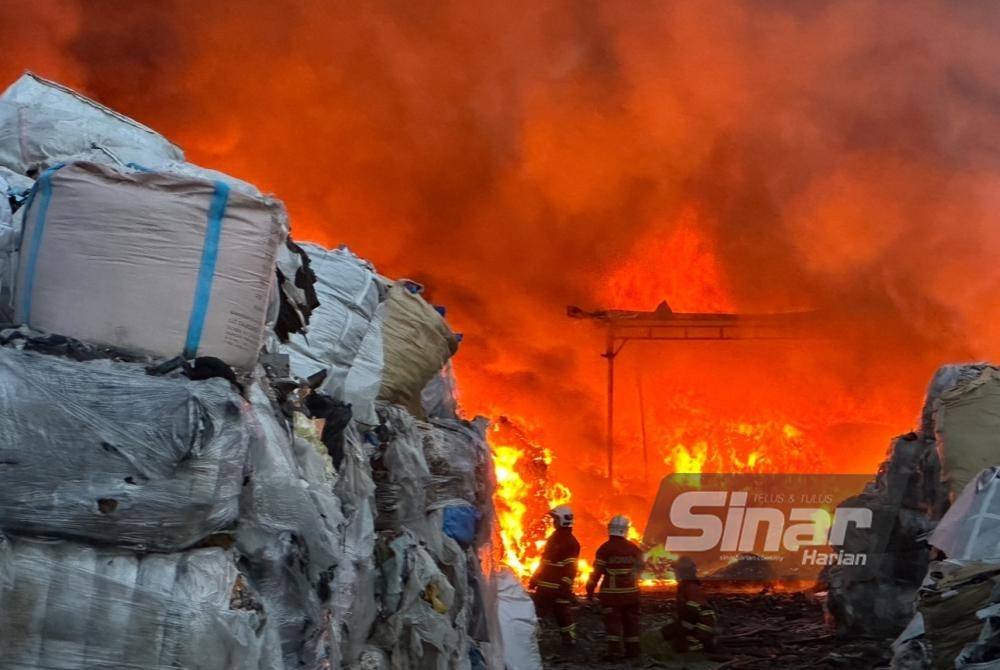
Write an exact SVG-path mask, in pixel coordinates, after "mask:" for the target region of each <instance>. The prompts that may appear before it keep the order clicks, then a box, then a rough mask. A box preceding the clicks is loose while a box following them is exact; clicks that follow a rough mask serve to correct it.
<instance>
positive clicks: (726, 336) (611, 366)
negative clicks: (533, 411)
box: [567, 303, 819, 481]
mask: <svg viewBox="0 0 1000 670" xmlns="http://www.w3.org/2000/svg"><path fill="white" fill-rule="evenodd" d="M567 314H568V315H569V316H570V317H571V318H575V319H593V320H595V321H598V322H603V323H604V324H605V325H606V327H607V340H606V345H605V350H604V353H603V354H601V356H603V357H604V358H606V359H607V360H608V407H607V427H606V430H607V434H606V436H605V445H606V448H607V452H608V479H609V480H610V481H614V472H615V470H614V468H615V456H614V454H615V437H614V433H615V358H616V357H617V356H618V354H619V353H621V350H622V348H623V347H624V346H625V345H626V344H628V343H629V342H631V341H632V340H636V341H644V342H678V341H681V342H696V341H701V342H726V341H749V340H758V341H768V340H770V341H780V340H794V339H802V338H803V337H809V336H811V335H814V334H815V328H816V326H817V325H818V323H819V319H818V318H817V314H816V313H815V312H785V313H779V314H708V313H698V312H687V313H675V312H672V311H670V308H669V307H667V306H666V303H663V305H662V306H661V307H660V308H658V309H657V310H656V311H654V312H626V311H620V310H601V311H595V312H585V311H583V310H581V309H580V308H578V307H572V306H571V307H569V308H567ZM640 402H641V400H640ZM643 421H645V419H643ZM643 433H645V425H643ZM643 441H644V442H645V435H643ZM643 447H644V449H645V444H644V445H643Z"/></svg>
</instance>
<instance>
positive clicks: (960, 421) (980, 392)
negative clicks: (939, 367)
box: [935, 367, 1000, 497]
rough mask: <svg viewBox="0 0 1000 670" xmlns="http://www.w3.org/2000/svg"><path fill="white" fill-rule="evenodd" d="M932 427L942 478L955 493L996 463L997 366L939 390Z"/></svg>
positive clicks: (999, 422) (999, 442) (999, 448)
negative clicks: (958, 384) (959, 383)
mask: <svg viewBox="0 0 1000 670" xmlns="http://www.w3.org/2000/svg"><path fill="white" fill-rule="evenodd" d="M935 428H936V431H937V447H938V453H939V455H940V457H941V469H942V478H943V481H944V483H945V484H946V485H947V487H948V490H949V492H950V494H951V495H952V496H953V497H957V496H958V495H959V494H961V492H962V489H963V488H965V485H966V484H968V483H969V481H971V480H972V479H974V478H975V477H976V475H978V474H979V472H980V471H982V470H983V468H988V467H990V466H992V465H1000V368H995V367H986V368H984V369H983V370H982V371H981V372H980V373H979V375H978V376H977V377H975V378H974V379H972V380H971V381H967V382H966V383H964V384H962V385H960V386H955V387H952V388H950V389H949V390H947V391H945V392H944V393H942V394H941V399H940V402H939V405H938V409H937V414H936V416H935Z"/></svg>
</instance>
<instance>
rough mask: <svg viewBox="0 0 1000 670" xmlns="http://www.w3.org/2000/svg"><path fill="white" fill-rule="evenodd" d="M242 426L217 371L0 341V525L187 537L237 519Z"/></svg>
mask: <svg viewBox="0 0 1000 670" xmlns="http://www.w3.org/2000/svg"><path fill="white" fill-rule="evenodd" d="M251 438H252V429H251V426H250V423H249V422H248V421H247V415H246V411H245V408H244V401H243V399H242V398H240V397H239V396H238V395H237V394H236V393H235V392H234V391H233V390H232V389H231V387H230V385H229V383H228V382H226V381H224V380H222V379H213V380H208V381H201V382H192V381H189V380H187V379H185V378H166V377H151V376H149V375H147V374H146V372H145V369H144V368H143V367H142V366H141V365H136V364H131V363H117V362H113V361H108V360H100V361H91V362H87V363H77V362H73V361H68V360H65V359H62V358H57V357H55V356H46V355H43V354H37V353H32V352H22V351H17V350H13V349H7V348H0V530H6V531H10V532H15V533H24V534H31V535H50V536H58V537H65V538H76V539H86V540H90V541H93V542H96V543H101V544H117V545H124V546H139V547H145V548H150V549H157V550H163V551H176V550H178V549H183V548H186V547H189V546H191V545H193V544H195V543H197V542H198V541H200V540H201V539H202V538H204V537H205V536H207V535H209V534H211V533H213V532H215V531H218V530H221V529H223V528H226V527H228V526H230V525H231V524H232V523H233V521H235V519H236V517H237V513H238V509H239V496H240V490H241V488H242V486H243V477H244V474H245V469H246V459H247V451H248V448H249V443H250V440H251Z"/></svg>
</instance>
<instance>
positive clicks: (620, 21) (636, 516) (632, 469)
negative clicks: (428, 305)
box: [0, 1, 1000, 575]
mask: <svg viewBox="0 0 1000 670" xmlns="http://www.w3.org/2000/svg"><path fill="white" fill-rule="evenodd" d="M133 4H135V5H136V6H137V7H138V6H139V5H142V10H141V11H140V10H138V9H137V10H136V11H129V12H114V13H109V12H106V11H103V10H102V4H101V3H86V2H73V3H71V2H65V3H6V6H3V7H2V8H0V15H2V18H3V19H5V20H4V21H3V22H2V23H0V26H3V27H5V28H7V32H6V34H5V37H6V42H5V58H4V60H3V63H0V75H2V79H3V81H5V82H9V81H13V79H14V78H15V77H16V76H18V75H19V74H20V72H21V71H22V70H23V69H25V68H30V69H33V70H35V71H37V72H39V74H41V75H43V76H49V77H52V78H56V79H59V80H61V81H63V82H65V83H67V84H70V85H74V86H78V87H80V88H81V90H82V92H84V93H86V94H88V95H91V96H93V97H95V98H97V99H98V100H100V101H101V102H102V103H104V104H106V105H108V106H110V107H112V108H114V109H117V110H119V111H121V112H123V113H126V114H128V115H130V116H133V117H135V118H136V119H137V120H138V121H140V122H142V123H145V124H147V125H150V126H151V127H153V128H156V129H157V130H158V131H161V132H163V133H164V134H166V135H167V136H169V137H170V138H171V139H172V140H173V141H175V142H177V143H178V144H180V145H181V146H183V147H184V148H185V150H186V151H187V155H188V158H189V160H191V161H192V162H195V163H199V164H203V165H205V166H207V167H211V168H216V169H220V170H223V171H226V172H228V173H231V174H233V175H235V176H238V177H240V178H243V179H246V180H248V181H251V182H253V183H255V184H257V185H258V186H259V187H260V188H261V189H263V190H264V191H267V192H273V193H275V194H277V196H278V197H280V198H281V199H283V200H284V201H285V202H286V204H287V206H288V210H289V214H290V219H291V224H292V230H293V233H294V235H295V237H296V238H297V239H299V240H301V241H314V242H319V243H323V244H326V245H329V246H334V245H338V244H347V245H349V246H350V247H351V248H352V249H354V250H355V251H356V252H357V253H359V254H361V255H363V256H365V257H366V258H369V259H370V260H371V261H372V262H373V263H374V264H375V265H376V266H377V267H378V268H379V270H380V271H381V272H383V273H385V274H386V275H387V276H408V277H413V278H415V279H418V280H420V281H421V282H422V283H424V284H426V286H427V287H428V292H429V295H431V296H432V299H433V301H434V302H435V303H436V304H441V305H445V306H447V308H448V319H449V322H450V323H451V324H452V325H453V326H454V327H455V328H456V330H459V331H461V332H463V333H464V334H465V335H466V337H465V339H464V340H463V344H462V348H461V351H460V352H459V354H458V356H457V357H456V359H455V370H456V375H457V378H458V381H459V387H460V390H461V402H462V407H463V410H464V411H465V413H466V414H467V415H469V416H472V415H475V414H483V415H486V416H490V417H494V418H495V417H501V416H514V417H517V422H518V424H520V425H524V426H530V428H531V439H530V440H526V439H522V438H524V435H523V434H521V435H519V434H518V431H519V429H516V428H515V427H513V426H512V425H510V424H506V423H503V422H502V421H500V420H499V419H497V421H496V423H497V424H498V425H499V426H500V427H499V428H498V429H495V430H494V432H493V433H492V434H491V444H492V445H493V448H494V451H495V454H496V461H497V479H498V481H499V489H498V491H497V497H496V500H497V509H498V521H499V524H498V525H499V526H500V529H499V532H500V534H501V535H502V536H503V554H504V560H505V561H506V562H507V563H508V564H510V565H511V566H512V567H513V568H514V569H515V570H516V571H517V572H518V574H520V575H526V574H528V573H530V571H531V569H532V567H533V566H534V565H536V564H537V556H538V552H539V551H540V543H543V542H544V539H545V535H546V525H545V522H544V514H545V511H546V510H547V509H549V508H550V507H551V506H552V505H553V504H557V503H560V502H567V501H570V502H571V504H572V505H573V506H574V511H575V512H576V514H577V519H578V521H577V536H578V537H579V539H580V541H581V544H582V545H583V554H584V557H585V558H586V559H587V560H591V559H592V557H593V552H594V550H595V549H596V548H597V546H598V545H599V544H600V543H601V542H602V541H603V540H604V538H605V536H606V533H605V527H604V525H605V524H606V522H607V520H608V518H610V517H611V516H613V515H614V514H619V513H624V514H627V515H628V516H630V517H631V518H632V520H633V522H634V523H635V524H636V526H637V527H638V528H639V529H641V528H642V527H643V524H644V523H645V515H647V514H648V512H649V508H650V505H651V503H652V500H653V498H654V497H655V495H656V487H657V483H658V480H659V479H660V478H661V477H662V476H663V475H665V474H667V473H670V472H676V471H686V472H708V471H712V470H738V471H752V472H761V471H772V472H774V471H782V472H801V471H805V472H811V471H823V472H867V473H871V472H873V471H874V469H875V468H876V467H877V465H878V463H879V462H880V460H881V459H882V458H883V454H884V451H885V447H886V444H887V441H888V439H889V438H890V437H891V436H892V435H894V434H897V433H899V432H903V431H906V430H907V429H909V428H910V427H911V426H912V420H913V417H914V416H915V415H916V413H917V411H918V407H919V404H920V401H921V395H922V390H923V387H924V385H925V383H926V380H927V379H928V378H929V376H930V374H931V373H932V372H933V370H934V368H935V367H936V366H937V365H939V364H940V363H942V362H947V361H949V360H951V361H954V360H980V359H987V358H991V357H994V358H995V356H996V352H997V350H998V346H1000V301H997V300H996V299H995V294H996V290H995V289H996V287H995V283H996V277H995V273H992V272H981V271H976V269H977V268H989V267H993V266H994V265H995V258H996V256H997V255H998V254H1000V236H998V235H997V234H996V226H995V225H994V221H993V218H994V215H993V212H995V211H996V207H995V202H994V201H995V200H996V197H995V194H996V193H997V192H998V191H997V184H998V183H1000V169H998V167H997V165H996V163H995V161H991V160H990V159H989V155H988V153H989V152H984V151H982V150H975V149H977V147H980V145H981V144H982V142H980V141H978V140H977V138H984V137H991V136H993V134H995V133H994V125H995V120H994V118H993V116H992V115H990V114H988V113H985V112H984V111H983V110H984V108H983V102H982V100H983V95H982V92H981V91H980V89H981V88H982V86H980V83H982V82H988V81H990V73H991V72H993V70H994V69H995V68H994V67H993V65H991V63H995V62H996V60H997V58H998V57H997V55H996V54H997V51H996V50H995V49H992V48H991V46H992V44H993V42H994V41H995V36H994V35H993V34H992V25H993V23H994V22H992V21H989V20H981V21H975V20H969V14H968V13H967V12H965V10H964V9H956V7H958V6H959V5H961V4H962V3H951V4H941V3H938V4H934V3H930V4H927V3H923V4H920V6H919V7H917V8H916V9H914V11H913V12H912V16H909V15H908V18H907V21H906V22H905V25H900V26H896V27H895V28H894V29H892V30H860V31H856V30H850V29H849V28H850V26H857V25H861V26H870V25H882V24H883V23H885V21H884V18H885V17H884V16H883V14H884V10H882V9H878V8H877V7H876V5H877V3H868V4H865V3H860V4H859V3H829V4H828V6H824V7H825V9H824V11H822V12H800V11H796V10H792V9H787V8H781V7H779V6H778V5H777V4H776V3H746V2H742V3H741V2H736V3H720V4H718V5H716V4H710V3H645V4H642V5H639V4H638V3H632V4H630V5H629V7H630V9H629V11H618V10H617V9H610V7H612V5H611V4H610V3H604V4H602V3H588V4H585V5H584V6H582V8H581V6H577V5H574V4H573V3H562V4H559V3H556V4H555V5H553V6H549V5H548V3H535V4H534V5H532V4H531V3H528V4H526V5H525V6H524V7H519V8H518V9H517V11H509V10H507V9H504V8H503V7H501V6H499V5H496V4H495V3H494V4H487V3H477V2H470V3H452V4H450V5H448V6H447V8H444V9H435V10H434V11H430V12H428V11H412V10H411V8H410V7H409V6H408V5H407V4H406V3H397V4H396V5H390V4H384V3H383V4H382V5H380V7H379V8H378V9H377V11H370V12H358V11H355V10H353V9H352V7H351V4H350V3H297V4H298V6H297V7H296V9H295V11H277V12H276V11H275V10H274V7H273V3H265V2H259V1H251V2H246V3H242V4H241V11H240V13H239V17H238V19H239V20H238V25H235V29H234V23H233V17H232V16H229V15H228V13H227V12H228V9H227V8H226V5H225V3H218V4H217V5H216V6H215V7H212V6H210V5H213V3H199V10H198V11H192V12H187V11H173V10H172V9H170V7H169V6H167V5H165V4H164V3H133ZM161 5H163V6H161ZM202 5H204V7H202ZM536 5H537V6H536ZM543 5H544V6H543ZM23 26H29V27H31V30H24V29H21V28H22V27H23ZM748 26H750V27H751V29H748ZM429 27H430V29H432V31H433V37H434V39H427V35H428V29H429ZM753 27H758V28H761V30H756V28H753ZM913 43H918V44H926V45H927V49H929V50H930V52H929V55H928V53H925V50H914V49H907V48H904V47H905V46H906V45H908V44H913ZM248 45H253V46H252V48H248ZM664 45H668V47H669V48H665V47H664ZM885 53H893V54H895V57H894V58H893V59H890V61H889V62H877V61H878V55H879V54H885ZM456 54H461V57H460V58H456ZM873 54H874V56H873ZM789 58H792V60H794V62H795V63H796V64H797V68H795V71H794V72H790V71H789V68H788V67H787V62H788V60H789ZM882 60H883V61H884V60H885V59H882ZM747 63H752V67H748V66H746V64H747ZM316 64H321V66H317V65H316ZM844 64H852V66H851V67H845V65H844ZM855 65H856V66H855ZM873 65H874V66H873ZM858 73H862V74H861V75H859V74H858ZM134 81H143V82H147V83H148V85H145V86H142V87H136V86H132V85H130V82H134ZM956 81H957V82H963V83H965V85H962V86H956V85H955V82H956ZM261 82H265V85H262V84H261ZM887 83H888V84H890V85H887ZM876 98H877V99H878V104H877V105H872V104H868V103H869V102H870V101H871V100H874V99H876ZM941 101H946V102H947V104H941ZM928 128H931V129H933V131H934V132H927V129H928ZM970 148H971V149H973V150H969V149H970ZM980 148H981V147H980ZM956 175H957V177H956ZM927 259H934V260H935V262H931V263H928V262H927ZM662 300H666V301H667V302H668V303H669V304H670V306H671V307H672V308H673V309H675V310H678V311H706V312H715V311H748V312H749V311H753V312H766V311H782V310H790V309H805V308H824V309H828V310H831V311H832V312H833V313H834V317H833V318H832V320H831V324H830V334H829V337H828V338H827V339H826V340H824V341H816V342H799V343H767V344H745V343H737V342H724V343H711V344H709V343H703V344H697V343H695V344H690V345H689V344H687V343H683V344H680V343H670V344H669V345H664V346H661V344H662V343H656V344H639V343H630V344H629V345H628V346H627V347H626V348H625V349H624V350H623V351H622V352H621V355H620V356H619V358H618V361H617V362H616V366H617V369H618V371H619V372H618V377H617V382H618V393H617V400H616V406H615V412H616V413H615V416H616V430H615V435H614V438H615V440H614V441H615V445H616V455H615V458H616V460H615V464H616V468H615V472H616V480H615V481H613V482H609V481H607V479H606V478H605V473H606V454H605V443H604V411H605V406H604V402H605V392H606V385H605V384H606V382H605V378H604V374H605V369H604V360H603V359H601V358H599V356H598V352H600V351H603V346H604V339H603V338H604V334H603V333H601V332H598V330H597V329H595V328H592V327H590V326H589V325H585V324H576V323H574V324H570V323H567V319H566V318H565V316H564V314H565V306H566V305H567V304H579V305H581V306H585V307H606V308H621V309H639V310H651V309H653V308H655V307H656V306H657V304H659V303H660V301H662ZM835 326H836V327H835ZM640 398H642V400H640ZM581 572H582V570H581Z"/></svg>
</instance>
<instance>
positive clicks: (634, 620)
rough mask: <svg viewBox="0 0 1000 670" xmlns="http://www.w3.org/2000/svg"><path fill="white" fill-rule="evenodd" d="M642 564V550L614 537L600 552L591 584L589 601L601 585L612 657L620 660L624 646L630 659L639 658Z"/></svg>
mask: <svg viewBox="0 0 1000 670" xmlns="http://www.w3.org/2000/svg"><path fill="white" fill-rule="evenodd" d="M626 527H627V526H626ZM642 564H643V557H642V549H640V548H639V547H637V546H636V545H635V544H633V543H632V542H629V541H628V540H626V539H625V538H624V537H621V536H618V535H612V536H611V538H610V539H609V540H608V541H607V542H605V543H604V544H602V545H601V546H600V548H599V549H598V550H597V557H596V558H595V560H594V571H593V572H592V573H591V574H590V579H589V580H588V581H587V597H588V598H590V597H592V596H593V595H594V591H595V589H597V585H598V583H600V585H601V588H600V590H599V591H598V599H599V600H600V603H601V613H602V614H603V615H604V631H605V634H606V637H607V641H608V655H609V656H620V655H621V654H622V648H623V644H622V643H623V642H624V652H625V656H626V657H630V658H632V657H636V656H638V655H639V651H640V647H639V574H640V572H641V570H642Z"/></svg>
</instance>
